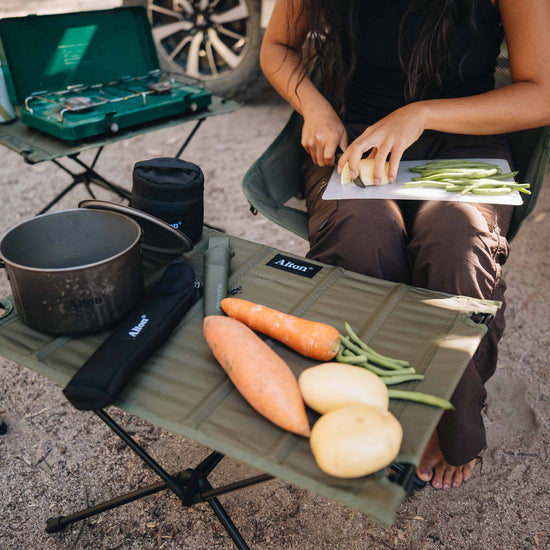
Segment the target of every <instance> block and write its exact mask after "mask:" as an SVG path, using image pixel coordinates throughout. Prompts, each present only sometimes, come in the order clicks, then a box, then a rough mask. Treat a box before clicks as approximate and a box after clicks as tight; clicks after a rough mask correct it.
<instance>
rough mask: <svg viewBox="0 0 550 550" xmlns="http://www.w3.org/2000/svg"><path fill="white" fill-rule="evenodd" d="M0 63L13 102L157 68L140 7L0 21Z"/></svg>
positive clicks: (149, 36) (149, 31)
mask: <svg viewBox="0 0 550 550" xmlns="http://www.w3.org/2000/svg"><path fill="white" fill-rule="evenodd" d="M29 36H32V40H29ZM0 64H1V65H2V70H3V72H4V76H5V78H6V85H7V88H8V92H9V96H10V99H11V102H12V103H13V104H14V105H23V104H24V102H25V99H26V98H27V97H29V96H31V95H32V94H33V93H35V92H36V91H37V90H63V89H65V88H67V87H70V86H73V85H75V84H79V85H82V86H90V85H93V84H96V83H97V82H110V81H113V80H117V79H119V78H120V76H121V75H128V76H130V77H137V76H140V75H144V74H148V73H150V72H151V71H155V70H159V69H160V65H159V60H158V55H157V50H156V46H155V42H154V40H153V35H152V32H151V24H150V23H149V20H148V18H147V12H146V10H144V9H143V8H142V7H141V6H131V7H117V8H112V9H108V10H92V11H82V12H74V13H56V14H47V15H29V16H24V17H6V18H3V19H0Z"/></svg>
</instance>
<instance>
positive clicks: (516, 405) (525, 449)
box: [0, 0, 550, 550]
mask: <svg viewBox="0 0 550 550" xmlns="http://www.w3.org/2000/svg"><path fill="white" fill-rule="evenodd" d="M108 3H110V4H112V2H103V3H102V5H99V4H100V3H99V2H96V3H94V6H97V7H109V5H107V4H108ZM90 4H91V3H90V2H84V1H81V2H76V3H74V2H73V3H71V4H70V5H72V6H77V8H76V9H80V8H86V9H87V8H88V7H89V6H90ZM67 5H68V3H67V2H66V0H57V1H43V2H38V1H20V0H19V1H13V0H3V1H2V2H1V5H0V16H5V15H22V14H23V12H25V13H28V12H35V11H37V8H38V9H40V10H42V11H48V10H46V8H45V6H49V7H50V8H51V9H50V10H49V11H61V10H63V9H64V8H65V7H66V6H67ZM54 8H55V9H54ZM288 114H289V109H288V107H287V106H286V105H285V104H283V103H282V102H281V101H280V100H279V99H278V98H277V97H276V96H275V94H274V93H273V92H271V91H270V90H265V91H264V92H263V93H261V94H260V95H259V96H258V98H257V99H256V100H255V101H254V102H251V103H249V104H247V105H246V106H244V107H243V108H242V109H240V110H238V111H236V112H234V113H231V114H227V115H223V116H220V117H217V118H214V119H211V120H208V121H207V122H206V123H205V124H204V125H203V126H202V127H201V129H200V130H199V132H198V133H197V135H196V136H195V138H194V140H193V141H192V142H191V144H190V146H189V147H188V149H187V150H186V152H185V155H184V158H185V159H186V160H189V161H191V162H195V163H197V164H198V165H199V166H201V168H202V169H203V171H204V173H205V177H206V196H205V219H206V221H207V222H208V223H212V224H214V225H216V226H218V227H223V228H225V229H226V230H227V231H228V232H229V233H231V234H234V235H236V236H239V237H243V238H246V239H249V240H253V241H257V242H261V243H265V244H268V245H271V246H275V247H278V248H282V249H286V250H288V251H291V252H295V253H305V251H306V243H304V242H303V241H301V240H300V239H298V238H295V237H293V236H292V235H291V234H290V233H288V232H286V231H284V230H282V229H280V228H278V227H276V226H275V225H273V224H272V223H270V222H268V221H266V220H265V219H262V218H261V217H253V216H252V215H251V214H250V213H249V211H248V205H247V202H246V200H245V199H244V197H243V196H242V193H241V191H240V182H241V180H242V177H243V175H244V173H245V171H246V169H247V168H248V166H250V164H251V163H252V162H253V161H254V160H255V159H256V158H257V157H258V156H259V154H260V153H261V152H262V151H263V150H264V149H265V147H266V146H267V145H268V144H269V143H270V141H271V140H272V139H273V138H274V137H275V135H276V134H277V133H278V131H279V130H280V129H281V128H282V126H283V124H284V122H285V120H286V118H287V116H288ZM187 131H188V128H187V127H185V126H180V127H176V128H171V129H167V130H162V131H159V132H155V133H152V134H147V135H142V136H139V137H135V138H132V139H129V140H126V141H123V142H119V143H115V144H112V145H110V146H109V147H107V148H106V149H105V151H104V152H103V154H102V156H101V158H100V162H99V165H98V170H99V171H100V172H101V173H103V174H104V175H105V176H107V177H109V179H111V180H113V181H115V182H117V183H119V184H120V185H123V186H125V187H126V188H128V189H130V188H131V172H132V168H133V165H134V164H135V162H137V161H140V160H144V159H147V158H153V157H159V156H171V155H173V154H175V152H176V151H177V150H178V148H179V145H180V143H181V142H182V140H183V139H184V138H185V136H186V134H187ZM82 158H83V159H85V160H90V159H91V158H92V153H83V154H82ZM0 176H1V185H2V188H1V189H2V191H1V193H2V195H1V197H2V204H4V207H3V215H2V216H1V217H0V234H1V233H3V232H4V231H6V230H7V229H8V228H9V227H11V226H13V225H14V224H15V223H17V222H19V221H23V220H26V219H28V218H29V217H31V216H32V215H33V214H35V213H36V212H37V211H38V210H39V209H40V208H41V207H42V206H43V205H44V204H45V203H46V202H47V201H48V200H49V199H50V198H51V197H53V196H54V195H55V194H56V193H57V192H59V191H60V190H61V189H63V188H64V186H65V185H67V184H68V182H69V178H68V176H67V175H66V174H64V173H63V172H62V171H60V170H59V168H57V167H56V166H54V165H53V164H52V163H41V164H37V165H34V166H30V165H26V164H24V163H23V161H22V159H21V158H20V157H19V156H18V155H17V154H15V153H13V152H11V151H8V150H7V149H3V150H0ZM548 177H550V176H549V175H547V180H548ZM86 197H87V195H86V192H85V191H84V189H80V188H77V189H76V190H75V191H73V192H71V193H70V194H69V195H68V196H67V197H66V198H65V199H64V200H63V201H62V202H61V203H59V204H58V205H57V206H56V209H63V208H73V207H75V206H76V205H77V203H78V201H79V200H81V199H83V198H86ZM101 197H102V198H106V199H112V197H111V196H109V195H107V194H105V196H103V194H102V195H101ZM511 248H512V252H511V257H510V260H509V261H508V263H507V264H506V265H505V266H504V270H505V278H506V280H507V283H508V293H507V300H508V309H507V313H506V317H507V323H508V326H507V330H506V333H505V336H504V339H503V342H502V344H501V359H500V364H499V368H498V369H497V372H496V374H495V376H494V377H493V378H492V379H491V380H490V382H489V384H488V390H489V401H488V407H487V411H486V425H487V431H488V442H489V445H488V449H487V450H486V452H485V453H484V460H483V467H482V468H481V469H480V468H477V469H476V473H475V476H474V478H473V479H472V480H471V481H470V482H469V483H467V484H465V485H463V486H462V487H461V488H459V489H454V490H450V491H436V490H434V489H432V488H430V487H428V488H426V489H425V490H423V491H421V492H420V493H417V494H416V495H415V496H414V497H411V498H407V499H405V500H404V501H403V503H402V505H401V506H400V508H399V510H398V514H397V519H396V522H395V524H394V525H393V526H392V527H391V528H388V529H384V528H382V527H380V526H378V525H376V524H374V523H373V522H371V521H370V520H369V519H368V518H367V517H366V516H365V515H364V514H362V513H359V512H356V511H354V510H353V509H351V508H348V507H346V506H343V505H341V504H339V503H336V502H333V501H330V500H328V499H326V498H324V497H321V496H318V495H316V494H314V493H312V492H309V491H306V490H302V489H300V488H297V487H295V486H293V485H290V484H287V483H284V482H282V481H280V480H274V481H270V482H268V483H264V484H261V485H258V486H256V487H252V488H249V489H246V490H243V491H237V492H235V493H231V494H230V495H227V496H224V497H222V499H221V500H222V503H223V504H224V506H225V507H226V509H227V510H228V512H229V513H230V514H231V516H232V518H233V520H234V522H235V524H236V525H237V526H238V528H239V529H240V530H241V532H242V534H243V536H244V537H245V539H246V540H247V542H248V543H249V544H250V546H251V547H252V548H258V549H259V548H274V549H281V550H287V549H300V550H308V549H311V550H325V549H326V550H333V549H342V550H355V549H366V548H369V549H370V548H372V549H379V548H392V549H403V550H405V549H406V550H435V549H438V550H439V549H449V550H451V549H452V550H470V549H471V550H481V549H493V548H501V549H503V550H524V549H525V550H535V549H543V548H550V533H549V524H548V517H550V498H549V496H548V495H549V494H550V475H549V467H548V459H549V456H548V445H549V441H550V432H549V420H548V419H549V418H550V414H549V413H550V399H549V393H548V388H549V387H550V386H549V383H548V382H549V380H548V379H549V360H548V355H547V350H548V348H549V347H550V341H549V339H550V337H549V331H548V327H549V313H550V307H549V300H550V298H549V296H550V281H549V279H548V273H549V268H550V260H549V258H550V187H549V186H548V182H547V184H546V186H545V188H543V190H542V193H541V196H540V198H539V202H538V204H537V208H536V210H535V212H534V213H533V214H532V216H531V217H530V218H529V219H528V220H527V222H526V223H525V224H524V227H523V228H522V231H521V232H520V234H519V236H518V237H517V238H516V239H515V240H514V241H513V242H512V243H511ZM9 293H10V290H9V285H8V283H7V281H6V277H5V275H1V274H0V295H2V296H3V295H7V294H9ZM110 412H111V414H112V415H113V416H114V417H115V418H116V419H117V420H118V421H120V422H121V423H122V425H123V426H125V427H126V428H127V429H128V430H129V431H130V432H131V433H132V434H134V437H135V438H136V439H137V441H138V442H139V443H140V444H142V445H144V446H145V447H146V448H147V449H148V450H149V451H150V452H151V454H152V455H153V456H154V457H155V458H156V459H157V460H158V461H159V462H160V463H161V464H162V465H163V466H164V467H165V468H166V469H168V470H169V471H174V472H175V471H178V470H181V469H185V468H187V467H190V466H193V465H195V464H196V463H198V462H199V461H200V460H202V459H203V458H204V457H205V456H206V455H207V454H208V452H209V451H208V449H206V448H204V447H202V446H200V445H197V444H195V443H194V442H192V441H190V440H186V439H184V438H182V437H180V436H175V435H173V434H170V433H168V432H165V431H163V430H161V429H159V428H156V427H155V426H152V425H150V424H148V423H145V422H143V421H142V420H140V419H139V418H137V417H135V416H132V415H129V414H126V413H122V412H120V411H117V410H116V409H112V410H111V411H110ZM0 417H2V418H4V419H5V420H6V422H7V424H8V426H9V430H8V432H7V434H6V435H4V436H2V437H1V438H0V501H1V502H2V506H1V507H0V521H1V524H2V529H1V530H0V548H1V549H6V550H8V549H9V550H12V549H13V550H39V549H40V550H61V549H94V550H96V549H97V550H100V549H110V550H115V549H124V550H153V549H154V550H156V549H182V548H190V549H196V550H211V549H214V548H216V549H222V548H223V549H225V548H227V549H230V548H233V545H232V543H231V541H230V539H229V537H228V536H227V535H226V533H225V532H224V531H223V529H222V528H221V526H220V524H219V523H218V522H217V520H216V518H215V516H214V515H213V513H212V511H211V510H210V508H209V507H208V506H207V505H206V504H200V505H198V506H196V507H193V508H186V509H183V508H182V507H181V505H180V504H179V501H178V500H177V499H176V498H174V497H172V496H170V495H168V494H158V495H154V496H151V497H148V498H147V499H144V500H141V501H139V502H137V503H132V504H128V505H126V506H124V507H121V508H119V509H117V510H114V511H111V512H108V513H106V514H102V515H101V516H98V517H96V518H93V519H90V520H86V521H84V522H81V523H79V524H77V525H75V526H73V527H71V528H68V529H66V530H65V531H63V532H61V533H57V534H53V535H47V534H46V533H45V531H44V525H45V520H46V518H48V517H50V516H54V515H59V514H68V513H70V512H72V511H75V510H78V509H81V508H83V507H86V506H88V505H93V504H94V503H96V502H99V501H101V500H105V499H108V498H111V497H113V496H115V495H117V494H121V493H124V492H126V491H129V490H132V489H134V488H136V487H137V486H139V485H144V484H147V483H151V482H154V481H156V478H155V477H154V476H153V475H152V474H151V473H150V472H148V471H147V470H145V469H144V467H143V466H142V464H141V462H140V461H139V460H138V459H137V458H135V457H134V456H133V455H132V454H131V453H130V452H129V451H128V450H127V449H125V448H124V446H123V445H121V444H120V442H119V440H118V438H116V436H114V435H113V434H111V432H110V431H109V430H108V429H107V428H105V427H104V426H103V425H102V424H101V423H100V422H98V421H97V419H96V418H95V417H94V416H93V415H89V414H86V413H80V412H77V411H76V410H74V409H73V408H72V407H71V406H70V405H69V404H68V402H67V401H66V400H65V399H64V397H63V395H62V393H61V388H60V387H59V386H58V385H56V384H54V383H51V382H49V381H48V380H46V379H44V378H42V377H40V376H38V375H36V374H35V373H33V372H31V371H29V370H27V369H25V368H23V367H20V366H18V365H16V364H14V363H12V362H10V361H7V360H4V359H1V360H0ZM254 473H256V472H254V471H253V470H252V469H251V468H250V467H248V466H246V465H244V464H242V463H240V462H238V461H236V460H233V459H231V458H226V459H224V460H223V461H222V463H221V465H220V466H219V467H218V468H217V469H216V470H215V472H214V474H213V475H212V476H211V481H212V484H213V485H214V486H216V484H218V483H225V482H227V481H228V480H238V479H241V478H243V477H246V476H249V475H253V474H254Z"/></svg>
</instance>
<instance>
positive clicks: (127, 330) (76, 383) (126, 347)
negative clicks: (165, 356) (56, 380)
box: [63, 263, 197, 410]
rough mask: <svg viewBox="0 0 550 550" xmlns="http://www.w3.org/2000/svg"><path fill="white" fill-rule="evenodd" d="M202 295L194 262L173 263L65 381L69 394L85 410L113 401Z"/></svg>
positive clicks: (76, 405)
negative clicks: (196, 278) (198, 289)
mask: <svg viewBox="0 0 550 550" xmlns="http://www.w3.org/2000/svg"><path fill="white" fill-rule="evenodd" d="M196 298H197V289H196V287H195V273H194V271H193V268H192V267H191V266H189V265H187V264H184V263H175V264H172V265H169V266H168V267H167V268H166V271H165V272H164V274H163V275H162V277H161V278H160V280H159V281H158V282H157V283H156V284H155V285H154V286H153V287H152V288H151V290H149V292H147V294H146V295H145V297H144V299H143V300H142V302H141V303H140V304H139V305H138V306H136V307H135V308H134V309H133V310H132V312H131V313H130V314H129V315H127V316H126V317H125V318H124V319H123V320H122V321H121V322H119V323H118V324H117V326H116V327H115V329H114V330H113V331H112V333H111V334H110V335H109V336H108V337H107V339H106V340H105V341H104V342H103V343H102V344H101V345H100V346H99V347H98V348H97V350H96V351H95V352H94V353H93V354H92V355H91V357H90V358H89V359H88V360H87V361H86V363H84V365H82V367H80V369H79V370H78V371H77V372H76V374H75V375H74V376H73V378H72V379H71V380H70V381H69V383H68V384H67V385H66V386H65V388H64V389H63V393H64V394H65V396H66V397H67V399H68V400H69V401H70V402H71V403H72V405H74V406H75V407H76V408H77V409H81V410H95V409H101V408H103V407H106V406H108V405H111V404H112V403H113V402H114V401H115V400H116V399H117V397H118V396H119V394H120V392H121V391H122V390H123V389H124V387H125V386H126V384H127V383H128V381H129V380H130V379H131V378H132V376H133V375H134V374H135V372H136V371H137V370H138V369H139V367H140V366H141V365H142V364H143V363H144V362H145V361H146V360H147V359H148V358H149V357H150V356H151V355H152V354H153V352H154V351H155V350H157V349H158V348H159V347H160V346H161V345H162V344H163V343H164V342H165V341H166V339H167V338H168V336H169V335H170V334H171V333H172V331H173V330H174V329H175V328H176V326H177V325H178V323H179V322H180V321H181V319H182V318H183V316H184V315H185V314H186V313H187V311H189V309H190V308H191V306H192V305H193V304H194V302H195V300H196Z"/></svg>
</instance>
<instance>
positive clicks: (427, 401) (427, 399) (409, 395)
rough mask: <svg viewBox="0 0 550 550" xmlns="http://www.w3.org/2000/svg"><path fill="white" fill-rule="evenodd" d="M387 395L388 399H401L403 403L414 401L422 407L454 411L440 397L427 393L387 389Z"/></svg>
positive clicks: (451, 406) (451, 405)
mask: <svg viewBox="0 0 550 550" xmlns="http://www.w3.org/2000/svg"><path fill="white" fill-rule="evenodd" d="M388 395H389V397H390V399H402V400H404V401H415V402H417V403H422V404H424V405H431V406H433V407H439V408H441V409H447V410H449V409H454V406H453V404H452V403H451V402H450V401H447V400H446V399H443V398H442V397H437V396H436V395H431V394H429V393H422V392H417V391H406V390H394V389H391V388H390V389H389V390H388Z"/></svg>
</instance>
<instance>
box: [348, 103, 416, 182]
mask: <svg viewBox="0 0 550 550" xmlns="http://www.w3.org/2000/svg"><path fill="white" fill-rule="evenodd" d="M425 120H426V115H425V108H424V104H423V102H417V103H410V104H409V105H405V106H404V107H401V108H400V109H397V110H396V111H394V112H393V113H391V114H389V115H388V116H386V117H384V118H383V119H381V120H379V121H378V122H377V123H375V124H373V125H372V126H369V127H368V128H367V129H366V130H365V131H364V132H363V133H362V134H361V135H360V136H359V137H358V138H357V139H356V140H355V141H354V142H353V143H352V144H351V145H350V146H349V147H348V148H347V149H345V150H344V154H343V155H342V156H341V157H340V160H339V161H338V173H339V174H341V173H342V169H343V168H344V165H345V164H346V162H349V167H350V172H351V177H352V178H356V177H357V176H358V174H359V161H360V160H361V157H362V156H363V154H364V153H366V152H367V151H370V153H369V155H368V158H374V159H375V160H374V171H373V180H374V184H375V185H379V184H380V182H381V181H382V176H383V174H384V164H385V162H386V160H387V159H388V155H389V156H390V160H389V169H388V179H389V181H390V182H392V181H394V180H395V178H396V176H397V169H398V168H399V161H400V160H401V157H402V156H403V152H404V151H405V150H406V149H407V148H408V147H409V146H411V145H412V144H413V143H414V142H415V141H416V140H417V139H418V138H419V137H420V136H421V134H422V132H423V131H424V130H425V128H426V126H425Z"/></svg>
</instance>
